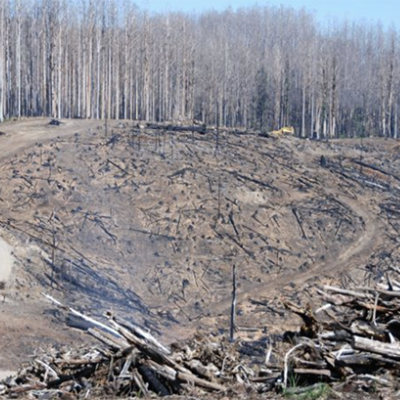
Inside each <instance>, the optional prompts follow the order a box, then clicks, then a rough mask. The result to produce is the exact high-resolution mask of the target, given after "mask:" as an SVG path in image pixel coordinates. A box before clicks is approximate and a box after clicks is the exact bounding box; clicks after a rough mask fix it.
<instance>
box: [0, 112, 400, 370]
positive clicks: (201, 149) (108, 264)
mask: <svg viewBox="0 0 400 400" xmlns="http://www.w3.org/2000/svg"><path fill="white" fill-rule="evenodd" d="M48 122H49V121H48V120H47V119H33V120H24V121H21V122H14V123H11V122H10V123H7V124H3V125H2V128H1V130H2V131H3V132H4V135H2V136H1V137H0V146H2V149H3V148H4V149H5V151H4V152H3V153H2V155H1V158H0V159H1V163H0V182H1V192H0V215H1V218H0V225H1V228H2V232H1V234H2V236H3V238H4V239H5V240H6V241H7V242H8V243H9V244H10V245H12V247H13V249H14V250H13V251H14V257H15V260H16V261H15V265H14V268H13V273H12V276H11V279H10V281H9V282H7V284H6V289H5V294H6V300H5V302H4V303H3V304H2V305H1V307H2V311H3V312H2V313H1V314H0V322H1V324H0V332H1V334H2V335H6V337H7V342H6V343H2V345H1V348H0V360H1V365H3V364H4V365H7V363H8V364H9V365H10V368H14V367H15V366H16V365H17V364H18V362H19V361H21V360H23V359H24V357H26V355H27V353H29V352H31V351H32V350H33V349H34V348H35V347H37V346H45V345H46V343H54V342H57V341H58V342H60V341H61V342H64V343H65V342H68V340H74V339H75V338H76V335H79V334H78V333H71V332H70V331H68V332H66V331H65V329H64V328H63V327H62V324H60V323H59V320H58V318H59V317H58V314H57V312H55V311H54V309H53V307H52V306H51V305H49V304H47V303H46V301H45V300H44V299H43V298H42V296H41V295H40V293H41V292H43V291H46V292H52V295H53V296H54V297H56V298H59V299H61V300H63V301H64V302H65V303H67V304H69V305H71V306H73V307H75V308H78V309H81V310H84V311H85V312H87V313H90V314H92V315H94V316H96V317H98V318H101V317H102V315H103V313H104V312H105V311H107V310H113V311H115V312H118V313H119V314H120V315H123V316H125V317H128V318H129V319H132V320H134V321H135V322H138V323H140V324H142V325H143V326H146V327H148V328H150V329H152V330H153V331H154V332H158V333H163V334H164V340H176V339H179V338H181V337H187V336H190V335H191V334H192V333H193V332H194V330H195V329H197V328H198V327H201V328H202V329H205V330H218V329H220V330H226V329H227V328H228V322H227V317H228V313H229V306H230V294H231V274H232V266H233V265H236V267H237V272H238V308H239V316H238V325H239V326H240V327H241V328H243V327H244V328H246V327H247V328H256V331H257V329H259V332H258V333H259V334H261V332H262V331H264V332H265V329H267V331H268V332H269V333H271V334H272V333H282V332H283V330H284V329H286V328H287V327H290V326H294V325H296V324H297V320H293V319H291V318H289V319H288V318H287V314H286V313H285V312H284V311H283V309H282V306H280V305H279V302H278V301H277V300H278V298H279V296H280V295H281V294H285V295H286V296H288V297H291V298H292V299H293V300H297V299H299V298H301V297H303V296H304V295H305V294H306V292H305V291H304V288H307V287H308V285H309V283H310V282H314V283H316V284H318V283H319V282H332V281H335V282H337V281H340V280H346V279H347V280H348V279H352V280H360V281H361V280H362V279H363V277H364V275H365V271H366V270H369V271H370V272H371V271H372V272H373V274H375V275H376V276H379V273H380V270H382V268H383V266H384V265H388V264H390V263H393V264H394V263H396V262H397V261H399V251H398V229H399V228H400V219H399V218H400V209H399V208H398V205H397V202H398V196H399V193H400V176H398V175H397V173H398V171H399V170H400V169H399V168H400V157H399V155H398V154H399V151H398V150H399V147H398V144H397V142H395V141H388V140H380V139H375V140H374V139H370V140H368V141H360V140H334V141H329V142H317V141H308V140H299V139H296V138H281V139H272V138H268V137H260V136H257V135H238V134H234V133H231V132H229V131H228V132H226V131H224V132H220V133H217V132H208V133H206V134H198V133H192V132H186V133H185V132H179V133H178V132H174V131H169V130H168V129H147V128H144V129H139V128H138V127H137V124H136V123H133V122H112V123H110V122H109V123H108V125H107V126H106V125H105V124H104V123H102V122H98V121H85V120H64V121H63V123H62V125H61V126H50V125H48ZM366 267H367V269H366ZM260 301H262V302H263V304H264V305H266V307H263V308H262V309H261V310H260V305H259V304H260ZM241 334H242V335H243V336H245V335H246V333H245V332H244V331H243V332H242V333H241ZM251 335H253V336H255V335H256V333H254V332H253V333H251Z"/></svg>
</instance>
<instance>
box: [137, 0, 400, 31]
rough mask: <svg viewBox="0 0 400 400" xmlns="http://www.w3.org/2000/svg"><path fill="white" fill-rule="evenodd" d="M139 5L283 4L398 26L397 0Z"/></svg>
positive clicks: (204, 0) (168, 0)
mask: <svg viewBox="0 0 400 400" xmlns="http://www.w3.org/2000/svg"><path fill="white" fill-rule="evenodd" d="M137 4H138V5H139V6H140V7H143V8H147V9H149V10H152V11H165V10H182V11H202V10H210V9H215V10H223V9H225V8H227V7H229V6H231V7H233V8H238V7H248V6H252V5H254V4H258V5H277V6H279V5H281V4H282V5H284V6H290V7H294V8H303V7H304V8H306V9H307V10H310V11H314V12H315V13H316V15H317V16H318V17H319V18H320V19H321V20H324V19H326V18H329V17H334V18H339V19H345V18H347V19H349V20H355V21H369V22H378V21H381V22H382V23H383V24H384V25H385V26H386V27H389V26H391V25H392V24H393V25H394V26H396V27H400V0H254V1H253V0H195V1H190V0H137Z"/></svg>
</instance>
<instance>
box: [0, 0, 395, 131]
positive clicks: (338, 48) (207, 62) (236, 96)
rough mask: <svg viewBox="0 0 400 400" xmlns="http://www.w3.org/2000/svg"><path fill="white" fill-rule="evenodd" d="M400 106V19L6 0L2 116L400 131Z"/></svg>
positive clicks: (0, 51)
mask: <svg viewBox="0 0 400 400" xmlns="http://www.w3.org/2000/svg"><path fill="white" fill-rule="evenodd" d="M399 106H400V42H399V32H398V30H397V29H396V28H384V27H383V26H382V25H380V24H370V23H365V24H361V23H352V22H349V21H347V22H346V21H344V22H343V21H342V22H338V21H326V22H325V23H324V24H321V23H319V22H318V21H317V20H316V18H315V16H314V15H313V14H312V13H309V12H307V11H306V10H304V9H302V10H296V9H292V8H286V7H272V6H266V7H260V6H254V7H251V8H243V9H238V10H237V11H234V10H232V9H227V10H225V11H223V12H217V11H209V12H203V13H198V14H194V13H182V12H168V13H163V14H159V13H150V12H148V11H146V10H142V9H140V8H138V7H137V6H136V5H135V4H134V3H132V2H131V1H129V0H121V1H118V0H76V1H73V2H71V1H68V0H0V120H5V119H8V118H13V117H17V118H18V117H23V116H51V117H54V118H99V119H105V118H112V119H134V120H147V121H168V120H192V119H196V120H200V121H202V122H204V123H205V124H212V125H218V126H232V127H233V126H235V127H238V126H242V127H248V128H257V129H261V130H272V129H277V128H280V127H281V126H284V125H292V126H294V127H295V129H296V132H297V133H298V134H299V136H303V137H310V136H316V137H320V138H321V137H341V136H345V137H354V136H370V135H377V136H385V137H397V136H398V134H399V126H398V114H399Z"/></svg>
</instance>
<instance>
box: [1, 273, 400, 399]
mask: <svg viewBox="0 0 400 400" xmlns="http://www.w3.org/2000/svg"><path fill="white" fill-rule="evenodd" d="M397 272H400V271H397ZM316 293H317V297H318V300H317V299H315V300H316V301H318V302H321V304H322V306H321V307H319V308H318V309H312V307H311V306H309V307H306V308H303V307H300V306H299V305H297V304H294V303H291V302H288V301H285V302H283V304H284V306H285V307H286V308H287V309H288V310H290V311H291V312H293V313H295V314H297V315H299V316H300V317H301V318H302V319H303V322H304V323H303V325H302V327H301V329H300V331H299V332H297V333H286V334H285V335H284V336H283V339H282V337H281V338H280V340H278V341H275V343H274V345H273V346H272V341H271V340H268V341H264V342H262V341H259V342H257V343H256V345H255V346H254V343H253V347H251V345H250V342H241V341H240V340H239V341H237V342H236V343H229V342H228V341H227V340H224V339H221V338H218V337H216V338H213V337H211V336H209V337H196V338H195V339H193V340H190V341H187V342H182V343H178V344H174V345H172V346H171V348H167V347H166V346H164V345H163V344H161V343H160V342H159V341H158V340H157V339H156V338H155V337H153V336H152V335H151V334H149V333H148V332H147V331H144V330H143V329H141V328H140V327H138V326H136V325H134V324H132V323H131V322H129V321H127V320H125V319H122V318H120V317H118V316H115V315H111V314H109V315H107V317H108V322H107V323H106V324H104V323H101V322H98V321H96V320H94V319H92V318H89V317H86V316H85V315H83V314H81V313H79V312H78V311H76V310H74V309H71V308H68V311H69V313H70V314H72V315H74V316H75V317H79V318H82V320H84V322H85V323H86V328H87V331H88V333H90V334H91V335H92V336H94V337H95V338H96V339H98V340H99V341H100V342H101V343H102V346H93V347H91V348H85V349H76V350H71V349H66V350H56V349H52V350H50V351H49V352H47V354H45V355H43V356H41V357H38V358H36V359H35V360H34V361H33V362H32V363H31V364H30V365H29V366H27V367H25V368H23V369H22V370H20V372H19V373H18V374H17V376H16V377H13V378H8V379H7V380H6V381H4V382H3V383H0V396H2V395H4V396H7V397H11V398H22V397H25V396H26V395H27V394H29V395H30V396H31V397H33V398H38V399H47V398H52V397H53V396H58V397H62V398H71V399H75V398H87V397H88V396H91V397H101V396H113V397H116V396H121V397H141V396H146V397H148V396H152V395H153V396H154V395H158V396H168V395H174V394H177V395H195V396H204V395H205V394H207V393H211V392H217V393H221V392H229V391H230V392H231V395H234V393H240V392H241V391H243V390H245V391H246V392H247V393H249V392H253V393H265V392H268V391H271V390H274V389H282V388H283V390H284V391H285V392H286V393H287V394H295V395H297V394H301V393H304V391H305V390H306V391H313V390H314V391H321V390H325V389H327V388H328V385H329V386H330V387H331V388H333V390H335V391H337V390H351V391H353V390H360V389H361V390H367V391H368V390H372V389H373V390H377V389H378V388H379V389H382V390H389V391H390V392H391V393H394V392H396V391H398V390H399V387H400V372H399V371H400V368H399V367H400V318H399V317H398V315H399V313H400V283H399V282H397V281H396V280H394V279H391V278H390V277H389V276H387V277H386V281H385V284H377V285H376V286H375V288H370V287H364V288H353V289H344V288H339V287H333V286H324V287H323V288H317V289H316ZM47 297H48V298H50V297H49V296H47ZM50 300H52V301H53V303H55V304H57V305H58V306H60V307H63V308H66V307H64V306H62V304H60V303H59V302H57V301H56V300H54V299H52V298H50ZM260 355H261V359H260V357H259V356H260ZM329 390H332V389H329ZM398 394H400V392H399V393H398Z"/></svg>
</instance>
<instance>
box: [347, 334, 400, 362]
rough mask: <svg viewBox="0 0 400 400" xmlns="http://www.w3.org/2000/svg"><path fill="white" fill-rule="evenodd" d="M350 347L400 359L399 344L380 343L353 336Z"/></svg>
mask: <svg viewBox="0 0 400 400" xmlns="http://www.w3.org/2000/svg"><path fill="white" fill-rule="evenodd" d="M352 346H353V348H355V349H357V350H363V351H369V352H371V353H376V354H381V355H383V356H386V357H390V358H396V359H398V358H400V343H382V342H380V341H378V340H372V339H367V338H364V337H361V336H353V343H352Z"/></svg>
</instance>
